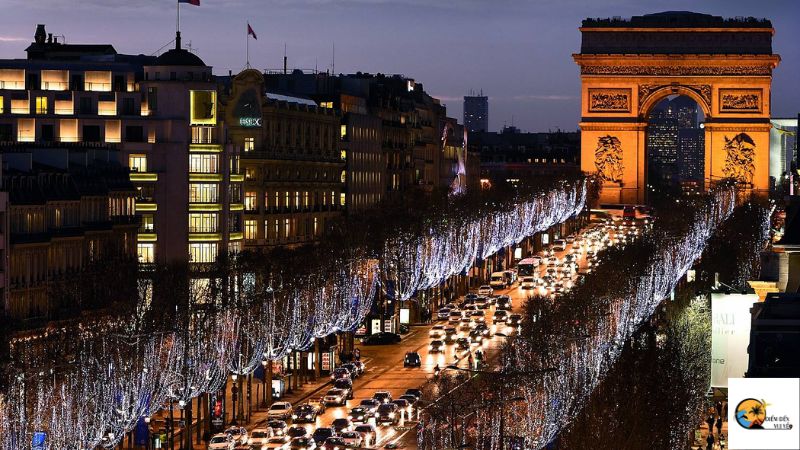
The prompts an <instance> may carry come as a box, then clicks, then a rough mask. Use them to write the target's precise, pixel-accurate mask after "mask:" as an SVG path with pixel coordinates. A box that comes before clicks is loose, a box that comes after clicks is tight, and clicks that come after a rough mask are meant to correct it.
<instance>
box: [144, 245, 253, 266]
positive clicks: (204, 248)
mask: <svg viewBox="0 0 800 450" xmlns="http://www.w3.org/2000/svg"><path fill="white" fill-rule="evenodd" d="M230 247H231V251H239V250H241V249H240V248H239V247H238V246H236V245H235V243H231V246H230ZM136 250H137V256H138V257H139V263H140V264H152V263H154V262H155V260H156V244H155V243H153V242H140V243H138V244H137V248H136ZM218 251H219V245H218V244H217V243H216V242H192V243H190V244H189V261H190V262H194V263H213V262H214V261H216V259H217V254H218Z"/></svg>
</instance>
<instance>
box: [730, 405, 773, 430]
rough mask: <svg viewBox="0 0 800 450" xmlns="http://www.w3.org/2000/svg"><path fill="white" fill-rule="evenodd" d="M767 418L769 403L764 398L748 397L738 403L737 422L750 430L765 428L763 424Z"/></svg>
mask: <svg viewBox="0 0 800 450" xmlns="http://www.w3.org/2000/svg"><path fill="white" fill-rule="evenodd" d="M766 418H767V403H766V402H765V401H763V400H756V399H754V398H747V399H744V400H742V401H741V402H739V404H738V405H736V422H738V423H739V425H740V426H741V427H742V428H747V429H748V430H763V429H764V427H763V426H762V425H761V424H763V423H764V420H765V419H766Z"/></svg>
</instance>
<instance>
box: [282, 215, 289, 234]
mask: <svg viewBox="0 0 800 450" xmlns="http://www.w3.org/2000/svg"><path fill="white" fill-rule="evenodd" d="M283 237H285V238H288V237H289V219H283Z"/></svg>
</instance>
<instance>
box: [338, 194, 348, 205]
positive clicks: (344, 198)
mask: <svg viewBox="0 0 800 450" xmlns="http://www.w3.org/2000/svg"><path fill="white" fill-rule="evenodd" d="M346 201H347V195H346V194H345V193H344V192H342V193H341V194H339V204H340V205H342V206H344V204H345V202H346Z"/></svg>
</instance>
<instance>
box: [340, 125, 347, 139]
mask: <svg viewBox="0 0 800 450" xmlns="http://www.w3.org/2000/svg"><path fill="white" fill-rule="evenodd" d="M339 133H340V134H341V136H342V139H347V125H342V127H341V129H340V131H339Z"/></svg>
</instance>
